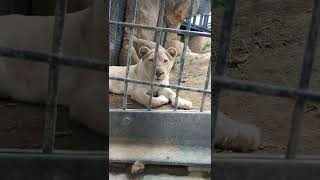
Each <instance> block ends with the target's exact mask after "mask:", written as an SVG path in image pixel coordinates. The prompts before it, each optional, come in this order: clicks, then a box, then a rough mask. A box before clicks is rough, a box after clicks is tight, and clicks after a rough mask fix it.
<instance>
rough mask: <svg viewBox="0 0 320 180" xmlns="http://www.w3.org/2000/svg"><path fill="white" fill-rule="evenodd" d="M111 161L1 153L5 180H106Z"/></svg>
mask: <svg viewBox="0 0 320 180" xmlns="http://www.w3.org/2000/svg"><path fill="white" fill-rule="evenodd" d="M106 164H107V157H106V156H102V155H96V156H84V155H56V154H22V153H19V154H14V153H0V177H1V179H3V180H9V179H10V180H21V179H24V180H35V179H42V180H52V179H65V180H71V179H77V180H87V179H106V177H107V169H106Z"/></svg>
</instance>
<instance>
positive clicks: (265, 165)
mask: <svg viewBox="0 0 320 180" xmlns="http://www.w3.org/2000/svg"><path fill="white" fill-rule="evenodd" d="M218 155H219V154H215V158H214V161H213V162H212V166H213V173H212V174H213V179H219V180H233V179H237V180H257V179H259V180H269V179H277V180H289V179H290V180H301V179H308V180H318V179H319V177H320V161H319V160H310V159H292V160H286V159H272V158H233V157H231V158H226V157H223V158H220V157H218Z"/></svg>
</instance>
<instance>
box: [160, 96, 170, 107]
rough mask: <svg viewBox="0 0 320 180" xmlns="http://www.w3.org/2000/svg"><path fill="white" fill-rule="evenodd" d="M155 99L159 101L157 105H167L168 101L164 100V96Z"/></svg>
mask: <svg viewBox="0 0 320 180" xmlns="http://www.w3.org/2000/svg"><path fill="white" fill-rule="evenodd" d="M157 99H158V100H159V101H158V102H159V105H164V104H168V103H169V99H168V98H166V97H165V96H164V95H160V96H158V97H157Z"/></svg>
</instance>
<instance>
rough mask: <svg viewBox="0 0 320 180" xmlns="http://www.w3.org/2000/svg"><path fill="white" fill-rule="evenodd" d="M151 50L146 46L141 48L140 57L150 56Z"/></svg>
mask: <svg viewBox="0 0 320 180" xmlns="http://www.w3.org/2000/svg"><path fill="white" fill-rule="evenodd" d="M150 51H151V50H150V49H149V48H148V47H146V46H141V47H140V49H139V55H140V57H143V56H145V55H146V54H148V53H149V52H150Z"/></svg>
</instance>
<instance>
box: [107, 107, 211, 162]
mask: <svg viewBox="0 0 320 180" xmlns="http://www.w3.org/2000/svg"><path fill="white" fill-rule="evenodd" d="M210 116H211V113H210V112H205V113H200V112H191V111H184V112H180V111H176V112H173V111H127V110H109V161H112V162H133V161H135V160H142V161H144V162H145V163H147V164H162V165H210V163H211V130H210V123H211V119H210Z"/></svg>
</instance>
